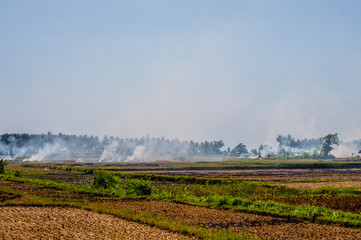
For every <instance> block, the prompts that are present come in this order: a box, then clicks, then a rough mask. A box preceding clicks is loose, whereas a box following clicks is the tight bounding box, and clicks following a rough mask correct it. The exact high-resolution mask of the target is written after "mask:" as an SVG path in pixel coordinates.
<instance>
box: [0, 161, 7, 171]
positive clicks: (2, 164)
mask: <svg viewBox="0 0 361 240" xmlns="http://www.w3.org/2000/svg"><path fill="white" fill-rule="evenodd" d="M6 165H8V161H6V160H4V159H1V160H0V174H4V173H5V166H6Z"/></svg>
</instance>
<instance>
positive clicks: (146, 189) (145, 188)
mask: <svg viewBox="0 0 361 240" xmlns="http://www.w3.org/2000/svg"><path fill="white" fill-rule="evenodd" d="M124 189H125V191H126V194H127V195H135V196H142V195H150V194H152V186H151V184H150V182H149V181H144V180H137V179H131V180H128V181H127V183H126V184H125V186H124Z"/></svg>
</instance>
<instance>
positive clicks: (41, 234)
mask: <svg viewBox="0 0 361 240" xmlns="http://www.w3.org/2000/svg"><path fill="white" fill-rule="evenodd" d="M0 239H87V240H89V239H139V240H143V239H186V238H185V237H184V236H181V235H177V234H174V233H169V232H167V231H164V230H160V229H157V228H153V227H149V226H146V225H142V224H139V223H134V222H129V221H126V220H123V219H120V218H117V217H113V216H110V215H106V214H98V213H93V212H89V211H85V210H79V209H66V208H49V207H47V208H40V207H1V208H0Z"/></svg>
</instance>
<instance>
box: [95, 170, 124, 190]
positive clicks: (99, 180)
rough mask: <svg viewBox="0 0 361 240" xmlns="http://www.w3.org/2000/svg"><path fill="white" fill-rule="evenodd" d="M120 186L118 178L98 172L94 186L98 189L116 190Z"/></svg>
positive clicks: (111, 174) (108, 173)
mask: <svg viewBox="0 0 361 240" xmlns="http://www.w3.org/2000/svg"><path fill="white" fill-rule="evenodd" d="M117 184H118V178H117V177H116V176H115V175H114V174H113V173H110V172H96V174H95V176H94V179H93V185H94V186H95V187H96V188H114V187H115V186H116V185H117Z"/></svg>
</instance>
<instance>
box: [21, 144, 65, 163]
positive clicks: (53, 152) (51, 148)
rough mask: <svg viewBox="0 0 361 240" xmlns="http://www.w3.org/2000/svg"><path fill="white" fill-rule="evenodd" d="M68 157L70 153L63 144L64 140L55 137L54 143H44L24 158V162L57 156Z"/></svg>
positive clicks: (57, 157) (52, 158)
mask: <svg viewBox="0 0 361 240" xmlns="http://www.w3.org/2000/svg"><path fill="white" fill-rule="evenodd" d="M69 157H70V153H69V150H68V149H67V147H66V145H65V142H64V141H62V140H61V139H57V140H56V141H55V142H54V143H46V144H45V145H44V147H43V148H41V149H39V151H38V152H37V153H36V154H35V155H33V156H31V157H30V158H28V159H26V160H24V162H26V161H30V162H32V161H44V160H56V159H59V158H61V159H66V158H69Z"/></svg>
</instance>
